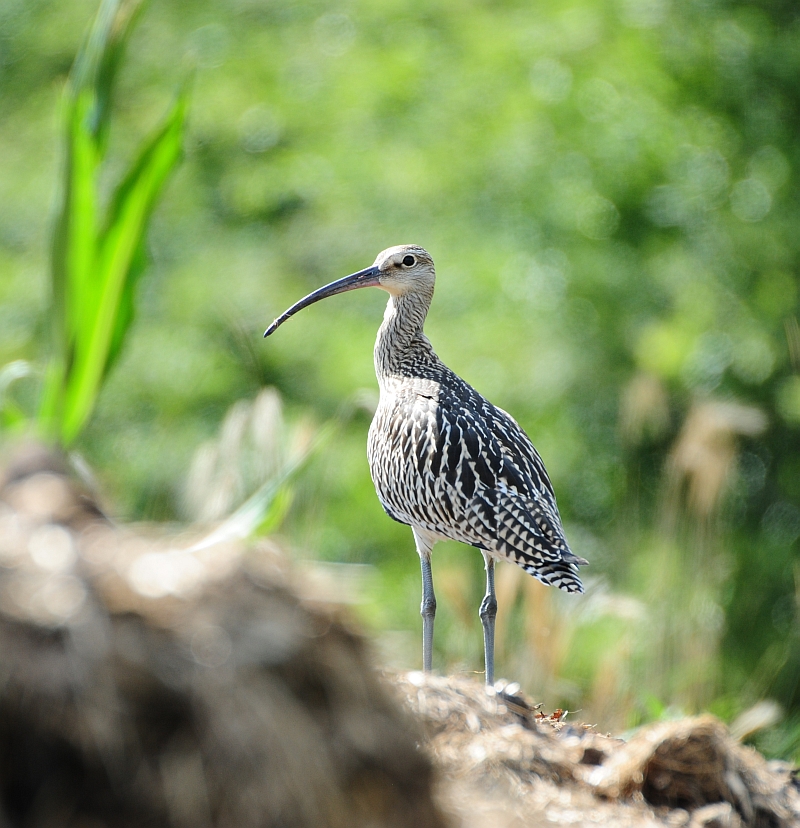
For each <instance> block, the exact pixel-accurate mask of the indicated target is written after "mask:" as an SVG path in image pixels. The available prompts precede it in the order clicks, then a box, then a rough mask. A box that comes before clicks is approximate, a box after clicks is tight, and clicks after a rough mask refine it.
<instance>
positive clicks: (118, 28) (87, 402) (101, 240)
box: [39, 0, 187, 445]
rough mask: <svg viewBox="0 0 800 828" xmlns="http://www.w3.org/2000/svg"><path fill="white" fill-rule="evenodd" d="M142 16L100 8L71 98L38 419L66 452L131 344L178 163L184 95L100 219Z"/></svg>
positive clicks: (127, 5) (114, 0) (135, 6)
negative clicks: (111, 145)
mask: <svg viewBox="0 0 800 828" xmlns="http://www.w3.org/2000/svg"><path fill="white" fill-rule="evenodd" d="M142 8H143V3H142V2H141V0H127V2H126V1H125V0H123V2H120V0H102V2H101V4H100V8H99V9H98V12H97V15H96V17H95V20H94V22H93V24H92V27H91V29H90V31H89V34H88V35H87V37H86V40H85V42H84V44H83V46H82V47H81V49H80V51H79V53H78V56H77V57H76V59H75V64H74V66H73V69H72V72H71V74H70V78H69V82H68V84H67V87H66V89H65V93H64V102H63V106H64V113H63V124H64V161H63V182H62V192H61V200H60V208H59V213H58V216H57V219H56V224H55V228H54V234H53V255H52V322H51V327H52V335H53V337H54V340H55V348H54V354H53V357H52V359H51V362H50V364H49V366H48V368H47V370H46V372H45V380H44V386H43V391H42V398H41V402H40V409H39V426H40V430H41V431H42V433H43V435H44V436H45V437H47V438H49V439H51V440H57V441H60V442H61V443H62V444H64V445H68V444H69V443H71V442H72V441H74V440H75V438H76V437H77V436H78V434H79V433H80V430H81V429H82V428H83V426H84V425H85V423H86V421H87V419H88V417H89V415H90V414H91V412H92V409H93V407H94V404H95V401H96V399H97V395H98V393H99V391H100V387H101V385H102V381H103V378H104V376H105V375H106V373H107V371H108V369H109V367H110V366H111V364H112V362H113V361H114V358H115V357H116V355H117V354H118V353H119V350H120V348H121V346H122V343H123V341H124V339H125V334H126V332H127V330H128V328H129V326H130V323H131V321H132V319H133V309H134V290H135V285H136V282H137V280H138V278H139V276H140V275H141V274H142V272H143V270H144V266H145V255H144V236H145V233H146V229H147V223H148V221H149V219H150V216H151V214H152V212H153V209H154V208H155V204H156V201H157V199H158V196H159V194H160V192H161V190H162V188H163V186H164V183H165V181H166V179H167V176H168V175H169V173H170V172H171V170H172V169H173V168H174V167H175V165H176V164H177V163H178V161H179V159H180V156H181V144H182V138H183V129H184V123H185V117H186V108H187V103H186V100H187V95H186V90H185V89H184V90H183V91H182V92H181V94H180V95H179V96H178V99H177V101H176V102H175V104H174V105H173V107H172V109H171V110H170V112H169V113H168V115H167V118H166V120H165V123H164V125H163V126H162V128H161V129H160V130H159V131H158V132H157V133H156V135H155V136H153V137H152V138H151V139H150V140H149V141H148V142H147V144H146V145H145V147H144V148H143V149H142V151H141V152H140V154H139V157H138V159H137V160H136V162H135V163H134V164H133V165H132V166H131V168H130V170H129V171H128V173H127V175H126V176H125V177H124V178H123V180H122V182H121V183H120V185H119V186H118V188H117V190H116V192H115V194H114V196H113V198H112V200H111V204H110V207H109V209H108V211H107V216H106V217H105V219H104V220H103V219H102V218H101V217H100V207H99V204H98V197H97V181H98V177H99V172H100V167H101V164H102V162H103V158H104V156H105V151H106V145H107V140H108V133H109V129H110V125H111V103H112V98H113V89H114V82H115V78H116V75H117V72H118V69H119V66H120V64H121V61H122V57H123V54H124V48H125V44H126V42H127V39H128V37H129V35H130V32H131V31H132V29H133V26H134V24H135V22H136V20H137V18H138V15H139V13H140V11H141V9H142Z"/></svg>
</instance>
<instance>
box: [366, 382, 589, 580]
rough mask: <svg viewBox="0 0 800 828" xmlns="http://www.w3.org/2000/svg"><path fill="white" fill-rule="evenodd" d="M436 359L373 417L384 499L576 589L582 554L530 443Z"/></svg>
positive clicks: (415, 521)
mask: <svg viewBox="0 0 800 828" xmlns="http://www.w3.org/2000/svg"><path fill="white" fill-rule="evenodd" d="M442 368H443V369H444V371H445V372H446V375H445V376H441V377H440V379H439V382H437V383H436V384H435V385H436V386H438V387H437V388H436V390H435V392H432V393H430V394H426V393H421V392H420V391H419V390H412V389H406V390H405V391H404V392H403V393H402V395H401V398H400V399H395V401H394V404H393V405H392V406H391V408H390V409H385V410H384V411H383V412H381V411H380V410H379V412H378V416H377V417H376V420H375V422H374V424H373V430H371V433H370V461H371V462H370V465H371V467H372V471H373V479H374V481H375V486H376V489H377V491H378V495H379V497H380V499H381V502H382V503H383V505H384V508H385V509H386V511H387V512H388V513H389V515H390V516H392V517H394V518H395V519H396V520H400V521H401V522H403V523H409V524H411V525H416V526H420V527H422V528H423V529H425V530H427V531H429V532H431V533H433V534H436V535H440V536H443V537H447V538H450V539H453V540H458V541H462V542H464V543H469V544H471V545H473V546H477V547H479V548H482V549H486V550H489V551H490V552H493V553H495V554H497V555H498V556H500V557H503V558H506V559H508V560H510V561H513V562H515V563H517V564H518V565H519V566H521V567H522V568H523V569H524V570H525V571H526V572H529V573H530V574H531V575H534V576H535V577H536V578H538V579H539V580H540V581H543V582H544V583H546V584H552V585H554V586H558V587H560V588H561V589H564V590H566V591H568V592H582V591H583V586H582V584H581V581H580V578H579V577H578V566H579V565H582V564H585V563H586V561H584V560H583V559H582V558H578V557H577V556H576V555H574V554H573V553H572V552H571V551H570V549H569V546H568V545H567V542H566V539H565V538H564V532H563V528H562V526H561V519H560V517H559V514H558V509H557V507H556V501H555V495H554V494H553V487H552V485H551V483H550V479H549V478H548V476H547V472H546V470H545V468H544V464H543V462H542V459H541V457H539V454H538V452H537V451H536V449H535V448H534V447H533V445H532V444H531V441H530V440H529V439H528V437H527V435H526V434H525V432H524V431H523V430H522V429H521V428H520V427H519V425H518V424H517V423H516V421H515V420H514V419H513V418H512V417H511V416H509V415H508V414H507V413H506V412H505V411H503V410H502V409H499V408H497V407H496V406H494V405H492V404H491V403H490V402H489V401H488V400H486V399H485V398H484V397H482V396H481V395H480V394H478V393H477V391H475V390H474V389H473V388H472V387H471V386H469V385H468V384H467V383H465V382H464V381H463V380H461V379H460V378H459V377H458V376H456V375H455V374H453V373H452V372H450V371H449V369H446V368H444V366H442ZM382 461H384V462H382ZM387 472H388V473H387Z"/></svg>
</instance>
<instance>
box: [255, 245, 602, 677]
mask: <svg viewBox="0 0 800 828" xmlns="http://www.w3.org/2000/svg"><path fill="white" fill-rule="evenodd" d="M435 280H436V273H435V270H434V266H433V259H431V257H430V255H429V254H428V253H427V252H426V251H425V250H423V249H422V248H421V247H418V246H416V245H410V244H409V245H400V246H398V247H390V248H388V250H384V251H383V252H382V253H379V254H378V256H377V258H376V259H375V263H374V264H373V265H372V266H371V267H368V268H365V269H364V270H359V271H358V272H357V273H353V274H351V275H350V276H345V277H344V278H343V279H339V280H338V281H335V282H332V283H331V284H329V285H326V286H325V287H321V288H319V289H318V290H315V291H314V292H313V293H310V294H309V295H308V296H306V297H305V298H303V299H301V300H300V301H299V302H297V303H296V304H294V305H292V307H291V308H289V309H288V310H287V311H286V312H285V313H283V314H281V316H279V317H278V318H277V319H276V320H275V321H274V322H273V323H272V324H271V325H270V326H269V328H267V330H266V332H265V333H264V336H265V337H266V336H269V335H270V334H272V333H274V332H275V330H277V328H278V327H279V326H280V325H282V324H283V323H284V322H285V321H286V320H287V319H289V317H291V316H294V314H296V313H297V312H298V311H300V310H302V309H303V308H306V307H308V306H309V305H312V304H314V303H315V302H318V301H319V300H320V299H325V298H327V297H328V296H334V295H335V294H337V293H344V292H345V291H348V290H355V289H356V288H362V287H379V288H382V289H383V290H385V291H386V292H387V293H388V294H389V302H388V304H387V305H386V312H385V314H384V317H383V324H382V325H381V326H380V329H379V330H378V337H377V340H376V341H375V373H376V374H377V377H378V385H379V386H380V401H379V403H378V408H377V410H376V412H375V416H374V418H373V420H372V424H371V425H370V429H369V437H368V440H367V456H368V458H369V467H370V473H371V475H372V481H373V483H374V484H375V490H376V491H377V494H378V498H379V500H380V502H381V504H382V505H383V508H384V509H385V510H386V512H387V514H388V515H389V517H391V518H394V519H395V520H397V521H399V522H400V523H405V524H407V525H409V526H410V527H411V531H412V532H413V534H414V541H415V543H416V547H417V552H418V553H419V558H420V563H421V567H422V606H421V609H420V614H421V615H422V621H423V625H422V626H423V631H422V661H423V667H424V669H425V671H426V672H429V671H430V670H431V661H432V648H433V622H434V616H435V614H436V597H435V595H434V591H433V575H432V572H431V551H432V549H433V546H434V544H435V543H436V542H437V541H439V540H446V539H449V540H456V541H461V542H462V543H467V544H470V545H471V546H474V547H476V548H477V549H479V550H480V551H481V553H482V554H483V557H484V561H485V568H486V594H485V595H484V598H483V601H482V602H481V606H480V611H479V615H480V619H481V623H482V625H483V640H484V650H485V657H486V683H487V684H492V683H493V682H494V626H495V617H496V615H497V598H496V596H495V588H494V564H495V561H496V560H501V561H502V560H505V561H511V562H512V563H515V564H517V565H518V566H520V567H522V569H524V570H525V571H526V572H528V573H529V574H531V575H533V576H534V577H535V578H538V579H539V580H540V581H541V582H542V583H545V584H550V585H553V586H557V587H559V588H560V589H563V590H565V591H567V592H583V585H582V584H581V580H580V578H579V575H578V567H579V566H581V565H584V564H586V563H587V561H585V560H583V558H579V557H577V556H576V555H574V554H573V553H572V552H571V551H570V548H569V546H568V545H567V541H566V539H565V537H564V530H563V528H562V526H561V518H560V516H559V514H558V508H557V506H556V498H555V494H554V492H553V487H552V485H551V483H550V479H549V478H548V476H547V471H546V470H545V467H544V463H543V462H542V459H541V457H540V456H539V454H538V452H537V451H536V449H535V448H534V447H533V444H532V443H531V441H530V439H529V438H528V436H527V434H525V432H524V431H523V430H522V429H521V428H520V426H519V425H518V424H517V422H516V420H515V419H514V418H513V417H511V416H510V415H509V414H507V413H506V412H505V411H503V410H502V409H501V408H497V407H496V406H494V405H492V404H491V403H490V402H489V401H488V400H487V399H485V398H484V397H482V396H481V395H480V394H479V393H478V392H477V391H475V389H473V388H472V387H471V386H470V385H468V384H467V383H466V382H464V380H462V379H461V377H459V376H457V375H456V374H454V373H453V372H452V371H451V370H450V369H449V368H448V367H447V366H446V365H445V364H444V363H443V362H442V361H441V360H440V359H439V357H438V356H436V353H435V352H434V350H433V347H432V346H431V343H430V341H429V340H428V338H427V337H426V336H425V334H424V333H423V331H422V326H423V324H424V322H425V317H426V316H427V314H428V309H429V307H430V304H431V299H432V298H433V288H434V282H435Z"/></svg>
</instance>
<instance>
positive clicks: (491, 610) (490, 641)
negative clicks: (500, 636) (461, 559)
mask: <svg viewBox="0 0 800 828" xmlns="http://www.w3.org/2000/svg"><path fill="white" fill-rule="evenodd" d="M481 551H483V550H481ZM483 559H484V560H485V561H486V595H484V596H483V601H481V609H480V613H479V614H480V617H481V624H483V650H484V653H485V655H486V683H487V684H494V619H495V617H496V616H497V598H496V596H495V594H494V558H491V557H490V556H489V555H488V554H487V553H486V552H484V553H483Z"/></svg>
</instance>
